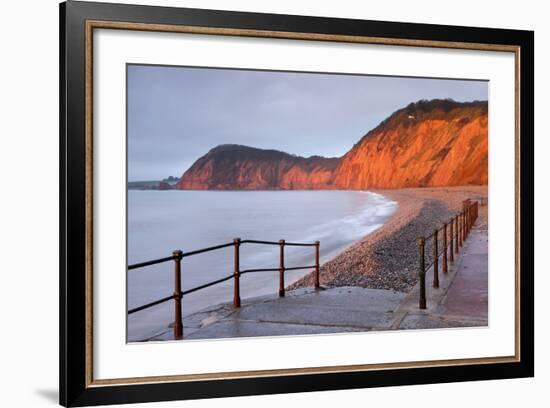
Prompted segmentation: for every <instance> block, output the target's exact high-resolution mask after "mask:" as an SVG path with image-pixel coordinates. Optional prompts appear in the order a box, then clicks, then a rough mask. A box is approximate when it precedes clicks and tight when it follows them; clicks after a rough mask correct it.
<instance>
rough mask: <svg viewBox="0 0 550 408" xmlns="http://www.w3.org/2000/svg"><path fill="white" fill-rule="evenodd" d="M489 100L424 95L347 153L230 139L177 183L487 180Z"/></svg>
mask: <svg viewBox="0 0 550 408" xmlns="http://www.w3.org/2000/svg"><path fill="white" fill-rule="evenodd" d="M487 122H488V118H487V102H470V103H458V102H454V101H450V100H433V101H420V102H417V103H413V104H410V105H409V106H407V107H406V108H403V109H400V110H398V111H397V112H395V113H394V114H392V115H391V116H390V117H389V118H387V119H386V120H384V121H383V122H382V123H381V124H380V125H378V126H377V127H376V128H375V129H373V130H371V131H370V132H368V133H367V134H366V135H365V136H363V138H362V139H361V140H360V141H359V142H358V143H356V144H355V146H354V147H353V148H352V149H351V150H350V151H349V152H348V153H346V154H345V155H344V156H343V157H341V158H339V159H338V158H323V157H319V156H313V157H309V158H303V157H298V156H293V155H290V154H288V153H284V152H280V151H277V150H262V149H256V148H252V147H247V146H239V145H222V146H218V147H216V148H214V149H212V150H210V151H209V152H208V153H207V154H206V155H204V156H203V157H201V158H200V159H198V160H197V161H196V162H195V163H194V164H193V165H192V166H191V167H190V168H189V169H188V170H187V171H186V172H185V173H184V174H183V176H182V178H181V180H180V181H179V183H178V184H177V187H176V188H179V189H198V190H243V189H244V190H263V189H285V190H292V189H365V188H402V187H425V186H453V185H466V184H487V182H488V167H487V163H488V130H487Z"/></svg>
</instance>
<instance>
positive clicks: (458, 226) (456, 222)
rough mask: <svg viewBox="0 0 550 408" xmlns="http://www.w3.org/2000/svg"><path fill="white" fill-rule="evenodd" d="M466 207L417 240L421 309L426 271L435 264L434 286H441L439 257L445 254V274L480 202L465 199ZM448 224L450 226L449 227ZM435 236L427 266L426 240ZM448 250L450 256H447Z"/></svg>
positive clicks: (474, 217)
mask: <svg viewBox="0 0 550 408" xmlns="http://www.w3.org/2000/svg"><path fill="white" fill-rule="evenodd" d="M463 204H464V208H463V210H462V211H460V212H459V213H457V214H455V215H454V216H453V217H452V218H451V219H450V221H449V222H448V223H443V226H442V227H441V228H438V229H434V232H433V233H432V234H430V235H428V236H427V237H420V238H418V240H417V243H418V246H419V266H418V276H419V282H420V297H419V301H418V305H419V308H420V309H426V272H427V271H428V270H429V269H430V268H431V267H432V266H433V268H434V276H433V285H432V286H433V287H434V288H436V289H437V288H439V258H441V256H443V259H442V266H441V270H442V272H443V273H444V274H445V273H447V271H448V265H447V263H448V261H450V262H454V260H455V258H454V255H455V254H458V252H459V247H462V245H463V241H464V240H466V238H467V237H468V235H469V233H470V231H471V229H472V226H473V225H474V223H475V222H476V220H477V217H478V211H479V202H478V201H477V200H472V199H468V200H465V201H464V203H463ZM447 226H448V227H449V228H447ZM439 231H443V234H444V235H443V237H442V241H443V244H442V247H441V248H442V251H441V252H439V250H438V246H439V239H438V233H439ZM447 231H449V234H450V236H449V239H447V235H448V234H447ZM432 238H433V259H432V261H431V262H430V263H429V264H428V265H427V266H426V259H425V258H426V253H425V252H426V251H425V248H426V241H428V240H430V239H432ZM447 251H449V256H448V257H447Z"/></svg>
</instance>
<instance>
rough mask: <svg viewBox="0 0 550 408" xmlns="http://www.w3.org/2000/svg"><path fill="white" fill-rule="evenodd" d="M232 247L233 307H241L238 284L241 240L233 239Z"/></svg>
mask: <svg viewBox="0 0 550 408" xmlns="http://www.w3.org/2000/svg"><path fill="white" fill-rule="evenodd" d="M233 246H234V250H235V251H234V254H235V255H234V266H235V267H234V270H233V306H235V307H241V286H240V282H239V278H240V277H241V266H240V254H239V250H240V246H241V239H240V238H234V239H233Z"/></svg>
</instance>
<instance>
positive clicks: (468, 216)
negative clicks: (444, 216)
mask: <svg viewBox="0 0 550 408" xmlns="http://www.w3.org/2000/svg"><path fill="white" fill-rule="evenodd" d="M469 234H470V206H468V208H466V238H468V235H469Z"/></svg>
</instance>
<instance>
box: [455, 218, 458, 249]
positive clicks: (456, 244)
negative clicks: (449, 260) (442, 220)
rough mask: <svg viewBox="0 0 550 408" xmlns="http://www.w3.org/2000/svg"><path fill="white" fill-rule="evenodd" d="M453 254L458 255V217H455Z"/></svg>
mask: <svg viewBox="0 0 550 408" xmlns="http://www.w3.org/2000/svg"><path fill="white" fill-rule="evenodd" d="M455 254H458V215H455Z"/></svg>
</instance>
